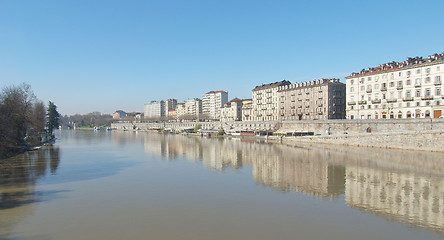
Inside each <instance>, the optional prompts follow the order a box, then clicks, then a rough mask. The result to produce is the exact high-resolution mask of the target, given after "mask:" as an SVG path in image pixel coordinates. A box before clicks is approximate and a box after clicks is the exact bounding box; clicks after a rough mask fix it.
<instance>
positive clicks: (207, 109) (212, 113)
mask: <svg viewBox="0 0 444 240" xmlns="http://www.w3.org/2000/svg"><path fill="white" fill-rule="evenodd" d="M226 102H228V92H226V91H221V90H220V91H210V92H207V93H205V94H204V95H202V114H203V115H204V117H207V118H208V119H213V120H219V118H220V110H221V107H222V106H224V104H225V103H226Z"/></svg>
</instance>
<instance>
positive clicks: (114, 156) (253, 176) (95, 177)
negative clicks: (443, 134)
mask: <svg viewBox="0 0 444 240" xmlns="http://www.w3.org/2000/svg"><path fill="white" fill-rule="evenodd" d="M57 137H58V140H57V142H56V144H55V145H54V146H52V147H45V148H43V149H40V150H38V151H33V152H28V153H25V154H22V155H19V156H16V157H14V158H10V159H7V160H3V161H1V162H0V239H14V240H15V239H20V240H21V239H37V240H38V239H45V240H47V239H175V240H176V239H190V240H191V239H192V240H198V239H216V240H217V239H224V240H225V239H255V240H260V239H267V240H269V239H371V240H374V239H443V238H444V155H443V154H438V153H420V152H413V151H396V150H383V149H367V148H345V147H338V146H334V147H332V146H300V147H287V146H284V145H280V144H271V143H264V142H259V141H258V140H255V139H251V138H245V139H228V138H225V139H213V138H200V137H188V136H182V135H161V134H157V133H145V132H139V133H134V132H92V131H59V132H57Z"/></svg>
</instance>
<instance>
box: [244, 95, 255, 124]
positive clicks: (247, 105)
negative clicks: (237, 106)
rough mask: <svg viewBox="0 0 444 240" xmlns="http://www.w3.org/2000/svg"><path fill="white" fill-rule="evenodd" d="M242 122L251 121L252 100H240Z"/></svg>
mask: <svg viewBox="0 0 444 240" xmlns="http://www.w3.org/2000/svg"><path fill="white" fill-rule="evenodd" d="M242 121H253V99H251V98H250V99H244V100H242Z"/></svg>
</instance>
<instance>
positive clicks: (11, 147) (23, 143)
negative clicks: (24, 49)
mask: <svg viewBox="0 0 444 240" xmlns="http://www.w3.org/2000/svg"><path fill="white" fill-rule="evenodd" d="M45 120H46V119H45V106H44V104H43V102H42V101H40V100H38V99H37V98H36V97H35V95H34V93H33V92H32V90H31V86H30V85H28V84H25V83H23V84H21V85H19V86H11V87H6V88H4V89H3V90H2V92H0V158H6V157H9V156H12V155H14V154H17V153H20V152H23V151H24V150H25V149H26V148H28V147H30V146H35V145H38V144H41V142H42V139H43V138H46V132H45Z"/></svg>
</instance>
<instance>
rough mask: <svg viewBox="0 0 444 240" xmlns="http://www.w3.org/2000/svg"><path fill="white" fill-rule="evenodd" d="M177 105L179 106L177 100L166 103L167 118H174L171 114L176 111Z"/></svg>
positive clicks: (169, 100)
mask: <svg viewBox="0 0 444 240" xmlns="http://www.w3.org/2000/svg"><path fill="white" fill-rule="evenodd" d="M176 105H177V99H172V98H171V99H167V100H166V101H165V109H164V110H165V117H167V118H172V116H170V114H169V113H170V112H171V111H172V110H174V109H176Z"/></svg>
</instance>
